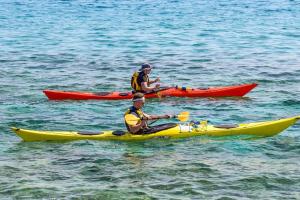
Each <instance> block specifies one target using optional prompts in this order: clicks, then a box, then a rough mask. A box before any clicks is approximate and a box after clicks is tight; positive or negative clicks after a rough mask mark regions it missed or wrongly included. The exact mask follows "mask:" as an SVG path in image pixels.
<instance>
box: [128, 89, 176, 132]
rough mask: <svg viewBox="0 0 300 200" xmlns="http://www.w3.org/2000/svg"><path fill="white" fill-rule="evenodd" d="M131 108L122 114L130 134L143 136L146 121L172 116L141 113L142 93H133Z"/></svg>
mask: <svg viewBox="0 0 300 200" xmlns="http://www.w3.org/2000/svg"><path fill="white" fill-rule="evenodd" d="M132 102H133V106H132V107H130V108H129V109H128V110H127V111H126V112H125V114H124V121H125V125H126V127H127V130H128V132H130V133H132V134H144V133H145V132H146V130H147V129H148V123H147V122H148V121H149V120H156V119H168V118H172V117H174V116H173V115H148V114H146V113H144V112H143V111H142V108H143V106H144V104H145V97H144V94H143V93H140V92H138V93H135V94H134V95H133V98H132Z"/></svg>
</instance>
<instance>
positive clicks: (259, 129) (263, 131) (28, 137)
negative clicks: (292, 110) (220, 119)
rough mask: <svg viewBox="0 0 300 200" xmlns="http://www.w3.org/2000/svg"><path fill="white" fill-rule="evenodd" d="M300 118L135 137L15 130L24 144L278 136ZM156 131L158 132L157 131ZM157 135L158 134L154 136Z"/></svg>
mask: <svg viewBox="0 0 300 200" xmlns="http://www.w3.org/2000/svg"><path fill="white" fill-rule="evenodd" d="M299 119H300V116H295V117H290V118H285V119H279V120H273V121H265V122H255V123H248V124H238V125H219V126H217V125H210V124H207V123H206V121H202V122H201V123H199V124H198V123H189V124H183V125H181V124H175V123H169V124H163V125H158V126H156V127H154V128H153V130H152V133H151V130H150V131H149V133H145V134H142V135H133V134H130V133H128V132H125V131H103V132H76V131H36V130H26V129H20V128H15V127H13V128H12V130H13V131H14V132H15V133H16V134H17V135H18V136H19V137H21V138H22V139H23V140H24V141H50V140H57V141H62V140H63V141H66V140H121V141H140V140H148V139H153V138H187V137H192V136H235V135H252V136H259V137H269V136H274V135H276V134H278V133H280V132H282V131H283V130H285V129H287V128H288V127H289V126H292V125H293V124H295V123H296V122H297V120H299ZM154 131H155V132H154ZM153 132H154V133H153Z"/></svg>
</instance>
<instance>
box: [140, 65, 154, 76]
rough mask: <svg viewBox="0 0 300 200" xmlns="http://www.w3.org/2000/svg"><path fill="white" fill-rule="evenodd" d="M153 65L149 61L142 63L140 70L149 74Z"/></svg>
mask: <svg viewBox="0 0 300 200" xmlns="http://www.w3.org/2000/svg"><path fill="white" fill-rule="evenodd" d="M152 68H153V67H152V66H151V65H150V64H149V63H144V64H142V67H141V69H140V71H143V72H144V73H145V74H149V73H150V72H151V69H152Z"/></svg>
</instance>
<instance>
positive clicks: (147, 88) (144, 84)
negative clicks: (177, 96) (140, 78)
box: [141, 82, 160, 92]
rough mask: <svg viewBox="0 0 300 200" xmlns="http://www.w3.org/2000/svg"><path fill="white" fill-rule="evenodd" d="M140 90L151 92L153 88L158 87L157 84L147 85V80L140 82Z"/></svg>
mask: <svg viewBox="0 0 300 200" xmlns="http://www.w3.org/2000/svg"><path fill="white" fill-rule="evenodd" d="M141 85H142V90H143V91H145V92H151V91H153V90H154V89H158V88H159V86H160V85H159V84H157V85H155V86H149V87H148V85H147V82H142V84H141Z"/></svg>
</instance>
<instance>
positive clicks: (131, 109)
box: [124, 106, 144, 132]
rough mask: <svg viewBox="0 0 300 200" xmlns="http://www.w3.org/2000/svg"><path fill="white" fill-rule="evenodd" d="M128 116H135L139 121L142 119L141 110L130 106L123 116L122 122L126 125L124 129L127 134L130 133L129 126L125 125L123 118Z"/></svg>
mask: <svg viewBox="0 0 300 200" xmlns="http://www.w3.org/2000/svg"><path fill="white" fill-rule="evenodd" d="M128 114H135V115H136V116H137V117H138V118H140V121H141V120H142V119H143V117H144V113H143V111H142V110H141V109H136V108H135V107H134V106H131V107H130V108H129V109H128V110H127V111H126V112H125V114H124V122H125V125H126V128H127V130H128V132H130V129H129V125H128V124H127V122H126V120H125V116H126V115H128Z"/></svg>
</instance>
